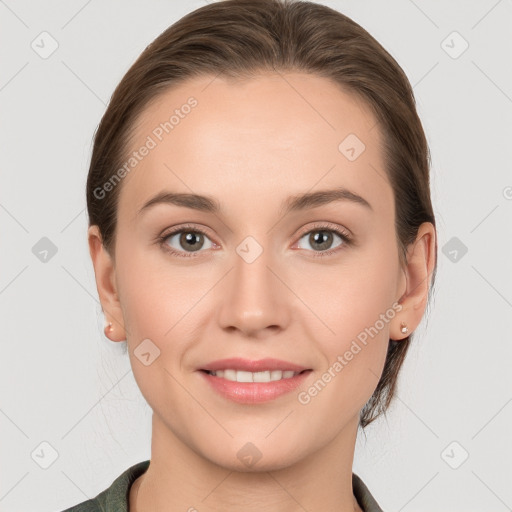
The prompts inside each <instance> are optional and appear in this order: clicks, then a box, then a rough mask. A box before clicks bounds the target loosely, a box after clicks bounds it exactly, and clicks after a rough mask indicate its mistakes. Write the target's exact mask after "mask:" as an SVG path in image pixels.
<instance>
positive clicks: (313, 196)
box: [137, 187, 373, 216]
mask: <svg viewBox="0 0 512 512" xmlns="http://www.w3.org/2000/svg"><path fill="white" fill-rule="evenodd" d="M334 201H349V202H351V203H355V204H359V205H362V206H364V207H365V208H368V209H370V210H373V208H372V206H371V205H370V203H369V202H368V201H367V200H366V199H364V198H363V197H361V196H360V195H358V194H356V193H354V192H351V191H350V190H348V189H346V188H343V187H339V188H336V189H329V190H318V191H316V192H306V193H304V194H297V195H295V196H291V197H289V198H288V199H287V200H285V201H284V202H283V204H282V205H281V208H280V214H282V215H286V214H288V213H290V212H297V211H303V210H308V209H310V208H317V207H319V206H323V205H326V204H329V203H332V202H334ZM157 204H171V205H175V206H182V207H185V208H191V209H193V210H198V211H202V212H207V213H213V214H217V213H219V212H220V211H221V207H220V204H219V202H218V201H217V200H215V199H214V198H213V197H210V196H202V195H198V194H186V193H176V192H168V191H165V190H164V191H162V192H159V193H158V194H157V195H155V196H154V197H152V198H151V199H149V200H148V201H147V202H146V203H144V205H143V206H142V207H141V208H140V209H139V211H138V212H137V216H139V215H141V214H142V213H143V212H145V211H147V210H148V209H150V208H151V207H153V206H155V205H157Z"/></svg>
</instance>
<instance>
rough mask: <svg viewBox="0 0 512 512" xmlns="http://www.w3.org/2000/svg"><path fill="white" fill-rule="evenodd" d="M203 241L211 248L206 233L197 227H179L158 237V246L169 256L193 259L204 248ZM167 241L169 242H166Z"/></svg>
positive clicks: (211, 245) (211, 244) (211, 243)
mask: <svg viewBox="0 0 512 512" xmlns="http://www.w3.org/2000/svg"><path fill="white" fill-rule="evenodd" d="M205 240H208V241H209V243H210V245H209V246H207V247H206V249H210V248H212V247H213V245H214V244H213V242H212V241H211V240H210V239H209V238H208V236H207V234H206V232H205V231H204V230H202V229H200V228H198V227H193V228H192V227H189V226H181V227H179V228H177V229H174V230H172V231H170V232H167V233H165V234H164V235H162V236H160V237H159V242H160V245H161V246H162V247H163V248H164V249H165V250H167V251H169V252H170V253H171V254H174V255H175V256H179V257H185V258H194V257H196V256H198V255H199V254H194V253H199V252H201V249H203V248H204V244H205ZM168 241H169V242H168Z"/></svg>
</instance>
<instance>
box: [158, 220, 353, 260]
mask: <svg viewBox="0 0 512 512" xmlns="http://www.w3.org/2000/svg"><path fill="white" fill-rule="evenodd" d="M315 231H329V232H332V233H335V234H336V235H338V236H339V237H340V238H341V240H342V241H343V243H342V245H341V246H338V247H335V248H334V249H328V250H326V251H313V252H314V253H315V254H314V256H313V257H314V258H323V257H326V256H330V255H331V254H334V253H336V252H338V251H340V250H343V247H345V246H349V245H351V244H352V243H353V241H352V237H351V235H350V234H349V232H348V231H345V230H343V229H340V228H334V227H332V226H331V225H330V224H319V225H317V226H314V227H313V228H312V229H309V230H308V231H304V232H303V233H301V234H300V236H299V240H300V239H301V238H302V237H303V236H304V235H308V234H310V233H314V232H315ZM182 232H185V233H201V234H202V235H204V236H206V237H208V238H209V236H208V233H207V232H206V231H205V230H204V229H202V228H200V227H195V226H190V225H185V226H180V227H178V228H176V229H174V230H173V231H170V232H168V233H164V234H163V235H161V236H159V237H158V238H157V242H158V245H159V246H160V247H162V248H163V249H164V250H165V251H168V252H170V253H171V254H172V255H173V256H178V257H180V258H197V257H198V256H201V254H200V253H201V252H203V251H197V252H195V253H187V252H186V251H176V250H175V249H173V248H172V247H170V246H169V245H168V244H166V241H167V239H168V238H170V237H171V236H173V235H176V234H177V233H182Z"/></svg>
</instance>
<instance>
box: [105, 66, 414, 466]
mask: <svg viewBox="0 0 512 512" xmlns="http://www.w3.org/2000/svg"><path fill="white" fill-rule="evenodd" d="M191 97H192V99H190V98H191ZM187 105H188V106H187ZM173 115H174V117H173V118H172V119H171V120H170V118H171V116H173ZM166 122H167V125H166V124H165V123H166ZM380 137H381V135H380V133H379V127H378V126H377V125H376V119H375V117H374V116H373V115H372V113H371V112H370V110H369V109H367V108H366V107H365V105H364V104H363V103H362V102H361V101H359V100H357V99H356V98H355V97H353V96H351V95H348V94H346V93H344V92H341V90H340V89H339V88H338V87H337V86H336V85H334V84H333V83H332V82H330V81H328V80H327V79H324V78H321V77H316V76H312V75H307V74H300V73H288V74H284V75H283V76H280V75H278V74H266V75H261V76H260V77H258V78H253V79H250V80H247V81H241V82H230V81H227V80H225V79H223V78H221V77H218V78H215V79H214V78H213V77H201V78H196V79H194V80H190V81H187V82H186V83H183V84H182V85H180V86H178V87H176V88H174V89H173V90H170V91H168V92H166V93H165V94H164V95H163V96H161V97H160V98H158V100H157V101H156V102H153V103H152V104H151V105H150V106H149V107H148V108H147V109H146V111H145V112H144V114H143V116H142V118H141V119H140V122H139V123H138V124H137V127H136V132H135V137H134V139H133V141H132V146H131V150H132V151H137V155H135V156H134V155H133V154H131V156H132V157H134V158H136V159H137V161H136V163H135V160H133V161H132V162H131V164H129V165H128V166H127V167H126V168H125V169H130V171H129V172H127V173H126V176H125V177H124V178H123V179H122V182H121V183H120V184H119V185H117V186H121V187H122V189H121V193H120V198H119V205H118V220H117V223H118V224H117V238H116V261H115V286H116V289H117V295H118V298H119V303H120V308H121V309H120V311H122V322H123V323H124V326H125V329H126V337H127V342H128V348H129V356H130V360H131V365H132V368H133V373H134V376H135V379H136V381H137V383H138V385H139V387H140V389H141V392H142V394H143V395H144V397H145V399H146V400H147V402H148V404H149V405H150V407H151V408H152V410H153V413H154V428H157V429H158V432H155V431H154V436H158V438H159V439H168V440H169V439H173V440H175V441H176V442H181V443H183V444H184V445H186V446H188V447H189V448H190V449H192V450H193V451H194V452H195V453H196V454H199V455H201V456H202V457H203V458H206V459H208V460H210V461H211V462H213V463H215V464H219V465H221V466H224V467H230V468H238V469H240V468H241V467H244V464H247V460H248V459H243V457H242V455H247V454H249V455H250V456H253V458H259V457H261V459H260V460H259V461H258V467H259V468H271V467H273V468H278V467H284V466H288V465H290V464H292V463H293V462H295V461H298V460H300V459H303V458H304V457H306V456H307V455H309V454H312V453H314V452H317V451H318V450H320V449H321V448H322V447H325V446H326V445H328V444H329V443H331V442H333V441H334V440H335V439H336V438H339V436H343V435H344V434H343V432H345V433H346V432H347V431H351V432H354V431H355V429H356V428H357V424H358V418H359V412H360V410H361V408H362V407H363V406H364V404H365V403H366V401H367V400H368V399H369V398H370V396H371V395H372V393H373V391H374V390H375V388H376V386H377V383H378V380H379V377H380V375H381V373H382V370H383V367H384V362H385V356H386V350H387V347H388V340H389V337H390V328H391V326H392V325H393V326H395V330H396V324H397V323H399V316H400V315H399V313H398V311H399V309H400V306H397V301H398V300H399V299H400V297H401V296H402V294H403V293H404V291H405V286H406V280H405V276H404V273H403V271H402V269H401V268H400V265H399V253H398V245H397V238H396V234H395V218H394V199H393V192H392V188H391V186H390V184H389V182H388V179H387V177H386V173H385V170H384V161H383V155H382V151H381V139H380ZM143 146H145V147H146V148H147V149H146V150H144V149H142V150H140V148H141V147H143ZM129 157H130V155H128V156H127V161H128V158H129ZM320 191H325V193H324V194H320V195H317V194H319V192H320ZM335 191H338V193H339V194H338V195H337V196H336V197H335V195H334V192H335ZM340 191H345V192H343V193H342V192H340ZM163 193H168V194H169V195H170V194H187V195H188V199H187V198H185V199H186V200H185V199H179V198H178V196H175V200H174V201H171V200H169V201H168V202H156V203H153V204H152V205H151V206H148V207H146V208H144V205H145V204H146V203H147V202H148V201H150V200H151V199H152V198H154V197H155V196H157V195H159V194H163ZM310 194H313V196H312V197H311V198H310V199H302V200H298V199H297V198H299V197H300V196H302V195H310ZM195 195H197V196H207V197H208V200H204V199H203V200H201V199H193V197H192V196H195ZM169 197H170V196H169ZM306 197H307V196H306ZM333 199H334V200H333ZM212 205H216V206H218V209H217V210H215V211H213V210H212V209H211V208H210V207H211V206H212ZM174 230H175V231H176V232H177V234H176V233H174V234H171V231H174ZM198 231H200V232H202V233H198ZM164 235H165V236H166V238H165V239H164V240H161V241H160V242H159V237H162V236H164ZM345 237H347V238H345ZM120 316H121V314H120ZM120 320H121V318H120ZM117 328H118V326H117V325H116V329H117ZM363 340H365V342H363ZM357 347H359V349H358V348H357ZM225 358H242V359H245V360H249V361H257V360H261V359H264V358H273V359H278V360H281V361H284V362H287V363H292V364H294V365H299V366H300V367H303V368H305V369H308V370H309V371H308V372H305V373H303V374H302V375H301V376H300V377H299V378H295V379H293V381H294V383H295V382H296V381H297V384H296V387H295V388H293V389H292V390H291V391H288V392H286V393H284V394H280V395H278V396H273V395H272V393H275V392H276V390H277V389H280V390H282V384H283V381H276V382H278V383H277V384H275V383H270V384H256V385H255V384H248V383H246V384H241V385H239V386H238V388H237V384H236V383H233V382H232V381H229V379H227V380H228V382H227V388H228V393H231V394H230V395H229V396H227V395H225V394H223V393H222V392H221V391H219V390H218V388H217V387H216V386H214V385H212V382H211V380H212V379H222V380H224V382H225V379H224V378H222V377H219V376H215V377H214V376H211V377H207V376H206V375H205V372H204V371H202V370H204V369H205V367H207V366H208V365H209V364H210V363H212V362H215V361H218V360H220V359H225ZM234 367H235V368H236V364H235V363H229V364H227V368H229V369H233V368H234ZM277 367H280V366H279V364H278V365H277ZM229 373H230V372H228V374H229ZM228 374H226V375H228ZM240 375H241V376H244V375H245V377H247V374H240ZM276 375H277V377H279V374H274V376H276ZM231 378H233V375H232V376H231ZM216 382H219V381H218V380H217V381H216ZM225 383H226V382H225ZM315 383H316V387H315ZM251 386H254V387H253V388H251ZM256 387H258V388H261V389H262V388H264V387H265V388H266V391H267V392H268V393H270V395H265V394H264V393H265V390H263V391H261V389H260V390H259V391H258V393H256V394H254V395H251V390H254V389H255V388H256ZM242 388H243V389H242ZM315 390H316V391H315ZM244 392H247V393H249V396H248V395H245V394H243V393H244ZM262 393H263V394H262ZM251 396H252V397H253V399H254V401H253V402H251ZM247 443H252V444H247ZM254 460H255V459H254ZM244 461H245V462H244Z"/></svg>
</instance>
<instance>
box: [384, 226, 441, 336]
mask: <svg viewBox="0 0 512 512" xmlns="http://www.w3.org/2000/svg"><path fill="white" fill-rule="evenodd" d="M436 247H437V245H436V231H435V227H434V226H433V224H432V223H430V222H424V223H423V224H421V226H420V227H419V229H418V234H417V236H416V240H415V241H414V242H413V243H412V244H411V245H410V246H409V247H408V249H407V263H406V266H405V269H404V273H405V281H406V290H405V293H404V294H403V295H402V296H401V298H400V300H399V303H400V304H401V306H402V310H401V311H400V314H399V315H397V317H396V318H395V323H394V324H393V325H391V332H390V337H391V339H395V340H400V339H404V338H406V337H408V336H409V335H410V334H411V333H412V332H413V331H414V330H415V329H416V328H417V327H418V325H419V323H420V322H421V319H422V317H423V315H424V313H425V309H426V306H427V300H428V293H429V290H430V283H431V277H432V272H433V271H434V268H435V262H436ZM404 326H405V329H404Z"/></svg>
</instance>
